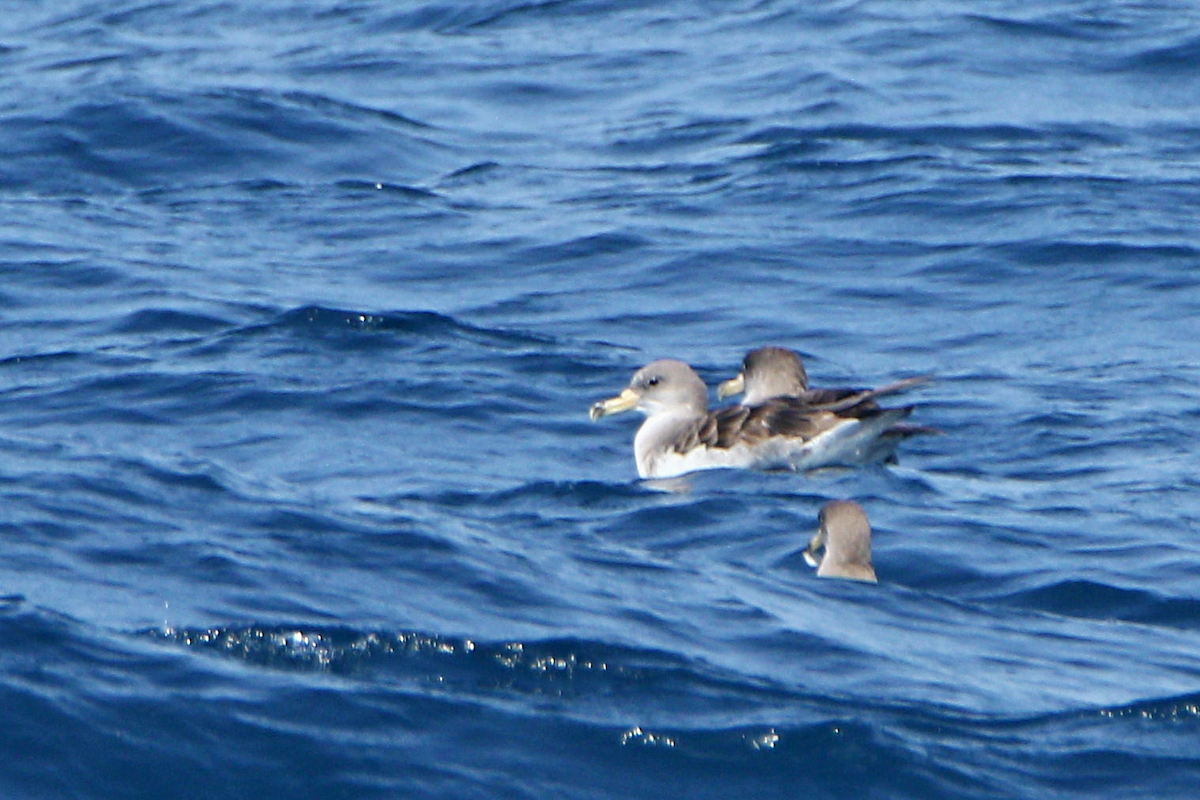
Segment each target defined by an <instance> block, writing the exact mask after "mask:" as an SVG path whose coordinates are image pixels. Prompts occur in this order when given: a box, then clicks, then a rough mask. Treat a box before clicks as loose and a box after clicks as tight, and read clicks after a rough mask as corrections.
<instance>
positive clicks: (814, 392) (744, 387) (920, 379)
mask: <svg viewBox="0 0 1200 800" xmlns="http://www.w3.org/2000/svg"><path fill="white" fill-rule="evenodd" d="M928 381H929V376H928V375H919V376H917V377H913V378H905V379H903V380H899V381H896V382H895V383H889V384H887V385H886V386H881V387H879V388H877V389H857V388H849V387H840V388H830V389H826V388H821V389H812V388H809V386H808V373H807V372H805V370H804V361H803V360H802V359H801V358H800V354H799V353H797V352H796V351H795V350H789V349H787V348H786V347H775V346H768V347H758V348H755V349H754V350H751V351H750V352H748V353H746V357H745V358H744V359H743V360H742V369H741V371H740V372H739V373H738V374H737V375H736V376H735V377H733V378H730V379H729V380H727V381H724V382H722V383H721V384H720V385H719V386H718V387H717V397H718V398H725V397H731V396H733V395H735V394H741V393H743V392H744V393H745V397H744V398H742V405H745V406H754V405H760V404H762V403H765V402H768V401H775V402H788V403H791V404H794V405H797V406H800V407H805V408H826V409H829V410H832V411H838V410H841V409H846V408H858V409H860V411H861V410H862V409H867V408H878V404H876V402H875V398H878V397H883V396H885V395H889V394H897V393H899V392H904V391H907V390H908V389H911V388H912V387H914V386H919V385H920V384H922V383H927V382H928ZM941 432H942V431H941V430H939V429H937V428H931V427H929V426H927V425H914V424H911V423H899V424H896V425H892V426H891V427H889V428H888V429H887V430H885V431H884V432H883V434H881V435H880V436H879V437H878V438H877V439H876V440H875V442H874V444H873V446H872V449H871V452H870V454H869V455H865V456H864V457H863V462H862V463H871V462H876V461H886V462H895V460H896V448H897V447H898V446H899V445H900V442H902V441H903V440H905V439H907V438H908V437H910V436H915V435H917V434H921V433H932V434H940V433H941Z"/></svg>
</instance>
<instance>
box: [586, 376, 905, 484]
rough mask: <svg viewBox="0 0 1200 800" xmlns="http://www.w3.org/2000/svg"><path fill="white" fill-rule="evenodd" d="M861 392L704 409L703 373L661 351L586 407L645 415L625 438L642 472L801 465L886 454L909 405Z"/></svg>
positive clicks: (663, 474)
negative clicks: (883, 402) (829, 399)
mask: <svg viewBox="0 0 1200 800" xmlns="http://www.w3.org/2000/svg"><path fill="white" fill-rule="evenodd" d="M862 395H863V396H862V397H859V398H857V399H855V398H847V399H843V400H839V401H836V402H833V403H828V404H824V405H810V404H804V403H800V402H797V401H796V400H795V398H778V399H776V400H768V401H766V402H764V403H760V404H758V405H753V406H749V405H737V406H729V407H727V408H721V409H717V410H716V411H709V410H708V392H707V389H706V387H705V385H704V381H702V380H701V379H700V376H699V375H697V374H696V372H695V371H694V370H693V369H692V368H691V367H689V366H688V365H687V364H685V363H684V362H682V361H676V360H675V359H669V358H668V359H660V360H658V361H653V362H651V363H649V364H647V365H646V366H644V367H642V368H641V369H639V370H638V371H637V372H635V373H634V374H633V378H632V379H631V380H630V382H629V386H628V387H626V388H625V390H624V391H622V392H621V393H620V394H619V395H617V396H616V397H612V398H609V399H607V400H601V401H599V402H597V403H594V404H593V405H592V407H591V410H590V411H589V415H590V416H591V418H592V419H593V420H597V419H600V418H601V417H606V416H608V415H610V414H618V413H620V412H622V411H629V410H631V409H637V410H638V411H641V412H642V413H643V414H645V415H646V421H645V422H643V423H642V426H641V427H640V428H639V429H638V432H637V435H636V436H635V437H634V440H633V453H634V459H635V461H636V463H637V469H638V475H640V476H641V477H643V478H670V477H674V476H676V475H683V474H684V473H687V472H693V471H696V470H702V469H719V468H722V467H742V468H755V469H791V470H808V469H816V468H819V467H830V466H854V465H858V464H863V463H870V462H873V461H879V460H882V459H883V458H886V457H888V456H890V455H891V453H892V451H893V450H894V449H895V444H894V443H892V442H889V441H888V440H887V438H886V434H887V432H888V431H889V429H892V428H893V427H894V426H895V425H896V423H897V422H899V421H900V420H902V419H904V418H905V417H907V416H908V415H909V414H910V413H912V410H913V407H912V406H904V407H901V408H880V407H879V406H878V405H876V404H875V403H874V402H873V401H871V399H870V398H871V397H873V396H874V393H872V392H865V393H862ZM897 441H898V440H897Z"/></svg>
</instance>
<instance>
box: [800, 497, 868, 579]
mask: <svg viewBox="0 0 1200 800" xmlns="http://www.w3.org/2000/svg"><path fill="white" fill-rule="evenodd" d="M817 519H818V520H819V522H820V527H819V528H818V529H817V532H816V534H815V535H814V536H813V537H812V541H810V542H809V543H808V547H807V548H805V550H804V560H805V561H807V562H808V563H809V565H810V566H813V567H816V568H817V577H818V578H847V579H849V580H854V581H868V582H870V583H876V582H877V579H876V577H875V568H874V567H873V566H871V523H870V522H868V521H867V514H866V512H865V511H863V509H862V506H860V505H859V504H858V503H855V502H853V501H852V500H834V501H832V502H829V503H826V504H825V505H824V506H823V507H822V508H821V513H820V515H818V517H817ZM822 549H824V551H825V552H824V554H823V555H822V554H819V551H820V550H822Z"/></svg>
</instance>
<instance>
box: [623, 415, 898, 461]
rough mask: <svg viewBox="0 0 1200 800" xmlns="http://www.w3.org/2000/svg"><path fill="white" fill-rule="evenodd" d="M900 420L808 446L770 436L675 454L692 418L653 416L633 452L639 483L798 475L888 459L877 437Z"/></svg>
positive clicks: (871, 422) (847, 428)
mask: <svg viewBox="0 0 1200 800" xmlns="http://www.w3.org/2000/svg"><path fill="white" fill-rule="evenodd" d="M904 415H905V412H904V409H895V410H894V411H893V412H890V413H888V412H885V413H883V414H880V415H879V416H876V417H873V418H871V419H868V420H866V421H862V420H858V419H847V420H845V421H843V422H842V423H841V424H839V425H838V426H837V427H835V428H833V429H832V430H829V431H826V432H825V433H823V434H821V435H820V436H817V437H816V438H814V439H810V440H809V441H807V442H805V441H800V440H799V439H794V438H791V437H787V436H773V437H771V438H770V439H765V440H763V441H761V442H758V443H756V444H735V445H734V446H733V447H729V448H719V447H707V446H703V445H702V446H700V447H697V448H694V449H692V450H689V451H688V452H686V453H677V452H675V449H674V445H673V443H674V442H675V441H676V440H677V438H678V434H679V432H680V431H681V430H683V429H684V428H685V427H686V426H687V425H688V424H689V423H690V422H691V421H692V420H694V419H695V416H694V415H693V414H687V413H681V414H672V413H664V414H655V415H654V416H652V417H649V418H647V419H646V421H645V422H644V423H642V427H641V428H639V429H638V432H637V436H636V437H634V440H633V451H634V456H635V458H636V459H637V467H638V474H639V475H640V476H641V477H643V478H673V477H675V476H677V475H683V474H685V473H688V472H695V471H697V470H703V469H722V468H726V467H736V468H752V469H791V470H796V471H802V470H810V469H819V468H821V467H833V466H855V465H858V464H864V463H873V462H875V461H879V460H882V458H886V457H887V456H888V455H890V453H891V450H894V449H895V448H894V446H885V445H884V443H882V442H880V441H879V436H880V434H882V433H883V431H884V430H885V429H886V428H887V427H888V426H890V425H892V424H894V423H895V422H896V421H897V420H898V419H900V418H902V417H903V416H904Z"/></svg>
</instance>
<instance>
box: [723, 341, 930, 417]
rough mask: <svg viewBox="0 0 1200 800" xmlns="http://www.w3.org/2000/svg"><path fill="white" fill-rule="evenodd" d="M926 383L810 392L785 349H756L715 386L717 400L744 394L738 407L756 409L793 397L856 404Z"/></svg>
mask: <svg viewBox="0 0 1200 800" xmlns="http://www.w3.org/2000/svg"><path fill="white" fill-rule="evenodd" d="M928 381H929V377H928V376H926V375H921V376H918V377H915V378H905V379H904V380H900V381H896V382H895V383H890V384H888V385H887V386H882V387H880V388H878V389H854V388H849V387H839V388H831V389H810V388H809V386H808V373H807V372H806V371H805V369H804V360H803V359H801V358H800V354H799V353H797V352H796V351H795V350H789V349H788V348H786V347H776V346H774V345H770V346H767V347H756V348H755V349H753V350H751V351H750V352H748V353H746V357H745V358H744V359H742V369H741V371H740V372H738V374H737V375H736V376H734V377H732V378H730V379H729V380H727V381H722V382H721V384H720V385H718V386H717V399H719V400H723V399H725V398H726V397H732V396H734V395H736V394H743V393H744V394H745V396H744V397H743V398H742V405H746V406H756V405H758V404H760V403H764V402H766V401H767V400H774V399H775V398H779V397H794V398H796V399H798V400H800V401H802V402H803V403H805V404H807V405H831V404H839V403H844V402H850V403H859V402H865V401H867V400H872V399H873V398H876V397H881V396H883V395H888V394H896V393H897V392H902V391H905V390H907V389H911V388H912V387H914V386H917V385H919V384H922V383H926V382H928Z"/></svg>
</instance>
